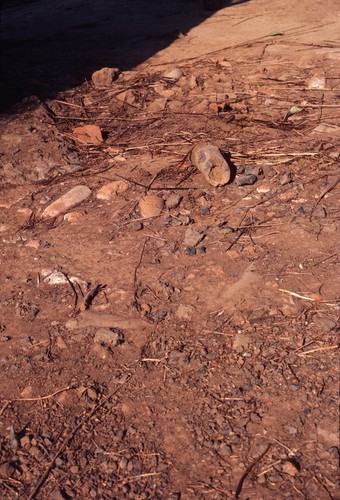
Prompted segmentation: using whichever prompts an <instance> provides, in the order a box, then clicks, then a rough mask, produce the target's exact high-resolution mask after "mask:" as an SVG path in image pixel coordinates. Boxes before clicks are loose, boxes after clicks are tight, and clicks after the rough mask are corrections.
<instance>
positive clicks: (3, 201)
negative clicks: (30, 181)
mask: <svg viewBox="0 0 340 500" xmlns="http://www.w3.org/2000/svg"><path fill="white" fill-rule="evenodd" d="M33 191H34V187H33V186H31V185H23V186H18V187H16V188H12V189H7V190H5V189H1V193H0V208H6V209H9V208H11V207H12V206H13V205H15V204H16V203H18V202H19V201H21V200H23V199H24V198H26V196H29V195H30V194H31V193H32V192H33Z"/></svg>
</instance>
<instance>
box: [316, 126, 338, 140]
mask: <svg viewBox="0 0 340 500" xmlns="http://www.w3.org/2000/svg"><path fill="white" fill-rule="evenodd" d="M311 134H332V136H334V137H335V136H337V137H339V136H340V127H339V126H338V125H335V124H333V123H319V125H317V126H316V127H315V128H313V130H312V131H311Z"/></svg>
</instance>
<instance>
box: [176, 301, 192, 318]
mask: <svg viewBox="0 0 340 500" xmlns="http://www.w3.org/2000/svg"><path fill="white" fill-rule="evenodd" d="M195 312H196V309H195V308H194V306H191V305H190V304H180V305H179V306H178V308H177V310H176V312H175V315H176V317H177V318H178V319H182V320H188V319H191V318H192V317H193V316H194V314H195Z"/></svg>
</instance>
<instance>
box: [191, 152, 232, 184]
mask: <svg viewBox="0 0 340 500" xmlns="http://www.w3.org/2000/svg"><path fill="white" fill-rule="evenodd" d="M191 161H192V164H193V165H194V166H195V167H196V168H197V169H198V170H199V171H200V172H202V174H203V175H204V177H205V178H206V180H207V181H208V182H209V184H211V185H212V186H214V187H219V186H225V185H226V184H227V183H228V182H229V181H230V177H231V172H230V168H229V165H228V163H227V162H226V160H225V159H224V158H223V155H222V154H221V152H220V150H219V149H218V147H217V146H214V145H213V144H206V143H203V144H197V145H196V146H195V147H194V148H193V150H192V152H191Z"/></svg>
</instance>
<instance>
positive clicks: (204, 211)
mask: <svg viewBox="0 0 340 500" xmlns="http://www.w3.org/2000/svg"><path fill="white" fill-rule="evenodd" d="M200 213H201V215H209V214H210V208H209V207H202V208H201V210H200Z"/></svg>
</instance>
